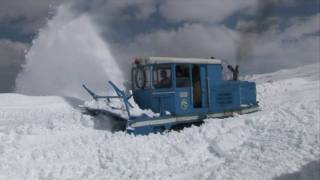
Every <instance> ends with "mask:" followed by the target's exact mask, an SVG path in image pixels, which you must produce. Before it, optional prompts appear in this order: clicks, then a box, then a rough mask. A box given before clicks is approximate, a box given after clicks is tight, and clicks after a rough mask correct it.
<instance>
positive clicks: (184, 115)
mask: <svg viewBox="0 0 320 180" xmlns="http://www.w3.org/2000/svg"><path fill="white" fill-rule="evenodd" d="M228 69H229V70H230V72H231V73H232V74H233V75H232V78H230V79H229V80H227V79H225V78H224V76H223V65H222V61H221V60H219V59H215V58H209V59H195V58H168V57H149V58H138V59H135V60H134V62H133V67H132V72H131V76H132V83H131V88H132V89H131V92H132V93H131V94H130V95H129V94H127V93H126V92H125V91H123V90H120V89H119V88H118V87H117V86H116V85H115V84H114V83H112V82H111V81H109V83H110V85H111V86H112V87H113V89H114V90H115V93H116V95H114V96H100V95H97V94H95V93H94V92H93V91H91V90H90V89H89V88H87V87H86V86H85V85H83V87H84V88H85V90H86V91H87V92H88V93H89V94H90V95H91V96H92V97H93V99H94V100H95V101H96V102H98V101H99V103H98V105H94V106H91V105H86V106H85V108H86V110H87V111H88V112H89V113H91V114H104V115H106V116H111V117H113V118H115V119H117V120H120V121H124V122H125V124H126V127H125V130H126V131H127V132H128V133H133V134H148V133H157V132H162V131H164V130H170V129H171V128H173V127H174V126H177V125H181V124H187V123H197V122H200V121H203V120H204V119H207V118H223V117H228V116H233V115H235V114H246V113H252V112H256V111H258V110H259V105H258V102H257V100H256V84H255V83H254V82H248V81H240V80H238V74H239V70H238V66H236V67H235V68H233V67H232V66H230V65H228ZM132 98H133V99H132ZM101 100H102V101H101ZM113 100H118V101H119V100H120V101H121V104H122V105H121V106H119V104H118V106H115V105H113ZM130 101H131V102H133V103H134V105H135V106H138V107H139V108H140V109H142V110H151V111H152V112H153V114H152V115H150V114H148V113H141V114H137V113H132V112H136V110H134V109H135V108H136V107H135V106H134V105H133V104H132V103H130ZM115 104H116V105H117V103H115ZM149 112H150V111H149Z"/></svg>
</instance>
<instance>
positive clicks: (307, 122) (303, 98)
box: [0, 64, 320, 180]
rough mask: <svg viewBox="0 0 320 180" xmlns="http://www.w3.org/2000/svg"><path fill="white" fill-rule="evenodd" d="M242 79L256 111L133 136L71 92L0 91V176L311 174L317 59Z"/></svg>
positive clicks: (281, 177)
mask: <svg viewBox="0 0 320 180" xmlns="http://www.w3.org/2000/svg"><path fill="white" fill-rule="evenodd" d="M247 78H250V79H255V80H256V81H257V82H258V85H257V88H258V99H259V101H260V104H261V108H262V111H260V112H257V113H254V114H247V115H242V116H238V117H233V118H226V119H207V120H206V122H205V123H204V124H203V125H201V126H200V127H195V126H193V127H190V128H186V129H184V130H182V131H181V132H175V131H173V132H168V133H165V134H164V135H160V134H151V135H149V136H136V137H135V136H131V135H128V134H126V133H124V132H116V133H112V132H110V131H109V130H106V129H104V126H102V125H101V124H100V123H97V121H96V120H95V119H93V118H92V117H90V116H86V115H83V114H81V113H80V111H79V110H78V109H77V108H76V107H77V106H76V105H77V104H79V103H81V102H80V101H77V100H76V99H65V98H61V97H57V96H44V97H32V96H25V95H19V94H1V95H0V142H1V143H0V162H1V163H0V179H10V180H14V179H30V180H31V179H32V180H37V179H95V180H96V179H181V180H182V179H217V180H220V179H221V180H222V179H235V180H239V179H240V180H241V179H243V180H250V179H252V180H256V179H276V180H288V179H308V180H316V179H319V177H320V174H319V165H320V163H319V162H320V146H319V143H320V141H319V140H320V130H319V126H320V117H319V108H320V98H319V89H320V87H319V64H313V65H310V66H305V67H301V68H298V69H293V70H282V71H279V72H275V73H270V74H265V75H255V76H252V77H247ZM106 127H108V126H106Z"/></svg>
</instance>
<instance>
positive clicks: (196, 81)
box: [191, 64, 208, 113]
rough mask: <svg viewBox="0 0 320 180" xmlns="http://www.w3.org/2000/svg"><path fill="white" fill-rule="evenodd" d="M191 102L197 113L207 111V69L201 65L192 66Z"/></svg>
mask: <svg viewBox="0 0 320 180" xmlns="http://www.w3.org/2000/svg"><path fill="white" fill-rule="evenodd" d="M191 72H192V95H193V96H192V102H193V107H194V110H195V111H196V112H198V113H206V112H207V111H208V81H207V68H206V65H203V64H193V65H192V69H191Z"/></svg>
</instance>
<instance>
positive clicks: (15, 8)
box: [0, 0, 67, 33]
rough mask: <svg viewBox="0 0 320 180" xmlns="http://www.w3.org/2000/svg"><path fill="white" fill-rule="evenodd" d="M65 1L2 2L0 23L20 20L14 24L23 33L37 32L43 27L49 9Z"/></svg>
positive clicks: (14, 0)
mask: <svg viewBox="0 0 320 180" xmlns="http://www.w3.org/2000/svg"><path fill="white" fill-rule="evenodd" d="M63 1H67V0H8V1H6V0H2V2H1V6H0V23H1V22H10V21H15V20H22V22H20V24H19V22H18V23H16V24H15V26H16V27H18V28H19V29H21V31H22V32H24V33H34V32H37V31H38V29H39V28H41V27H42V26H43V25H45V23H46V21H47V18H48V17H49V15H48V13H49V11H50V9H51V8H53V7H54V6H56V5H58V4H60V3H61V2H63Z"/></svg>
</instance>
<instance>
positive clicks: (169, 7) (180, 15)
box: [160, 0, 256, 22]
mask: <svg viewBox="0 0 320 180" xmlns="http://www.w3.org/2000/svg"><path fill="white" fill-rule="evenodd" d="M255 6H256V0H241V1H239V0H223V1H213V0H197V1H196V0H165V1H164V2H163V3H162V5H161V6H160V12H161V13H162V15H163V16H164V17H166V18H167V19H169V20H174V21H188V20H191V21H202V22H203V21H205V22H220V21H222V20H223V19H225V18H226V17H228V16H230V15H232V14H233V13H235V12H237V11H239V10H243V9H248V8H249V9H250V8H254V7H255Z"/></svg>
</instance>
